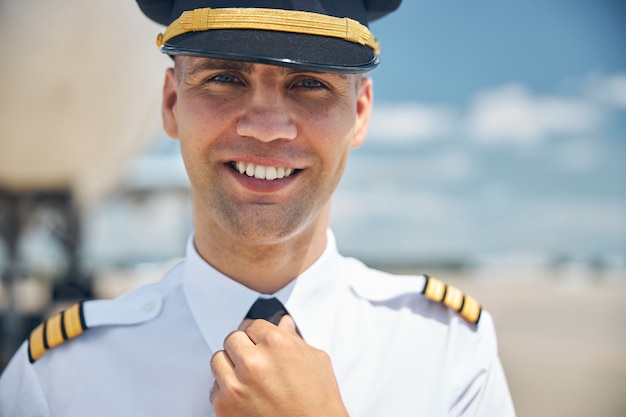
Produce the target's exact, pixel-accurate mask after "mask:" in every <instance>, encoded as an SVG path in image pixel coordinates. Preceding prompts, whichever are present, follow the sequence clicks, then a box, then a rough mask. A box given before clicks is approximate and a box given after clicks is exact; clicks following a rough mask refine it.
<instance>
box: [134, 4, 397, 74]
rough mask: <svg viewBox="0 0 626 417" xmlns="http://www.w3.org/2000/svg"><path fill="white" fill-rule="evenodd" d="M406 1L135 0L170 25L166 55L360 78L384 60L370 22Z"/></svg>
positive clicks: (162, 39) (164, 39) (163, 43)
mask: <svg viewBox="0 0 626 417" xmlns="http://www.w3.org/2000/svg"><path fill="white" fill-rule="evenodd" d="M400 2H401V0H256V1H255V0H137V3H138V4H139V7H140V8H141V10H142V12H143V13H144V14H145V15H146V16H147V17H149V18H150V19H152V20H153V21H155V22H157V23H160V24H163V25H165V26H167V28H166V30H165V32H164V33H162V34H159V36H158V39H157V44H158V46H159V47H160V48H161V51H162V52H163V53H166V54H168V55H173V56H174V55H190V56H199V57H209V58H218V59H229V60H237V61H247V62H254V63H263V64H271V65H284V66H292V67H298V68H302V69H309V70H314V71H322V72H340V73H361V72H366V71H370V70H372V69H374V68H376V67H377V66H378V64H379V62H380V59H379V55H378V53H379V46H378V41H377V40H376V39H375V38H374V36H373V34H372V33H371V32H370V31H369V28H368V24H369V22H371V21H373V20H375V19H378V18H380V17H382V16H384V15H386V14H388V13H390V12H392V11H393V10H395V9H396V8H397V7H398V6H399V5H400Z"/></svg>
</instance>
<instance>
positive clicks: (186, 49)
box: [0, 0, 514, 417]
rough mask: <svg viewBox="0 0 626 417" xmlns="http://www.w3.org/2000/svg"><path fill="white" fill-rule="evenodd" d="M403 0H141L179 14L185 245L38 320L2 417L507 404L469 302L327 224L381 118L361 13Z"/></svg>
mask: <svg viewBox="0 0 626 417" xmlns="http://www.w3.org/2000/svg"><path fill="white" fill-rule="evenodd" d="M398 3H399V1H391V0H387V1H384V0H379V1H363V0H349V1H348V0H345V1H343V2H338V1H337V0H320V1H314V0H301V1H296V0H294V1H292V2H287V1H279V0H267V1H264V2H261V1H257V2H254V1H246V0H239V1H218V0H206V1H201V0H196V1H193V0H180V1H174V2H170V1H159V0H151V1H148V0H139V4H140V7H141V8H142V10H143V11H144V13H145V14H146V15H147V16H149V17H150V18H152V19H154V20H156V21H158V22H160V23H164V24H166V25H169V26H168V29H167V30H166V31H165V33H164V34H163V35H161V36H159V40H158V42H159V45H160V46H161V49H162V51H163V52H165V53H167V54H170V55H171V56H172V57H174V62H175V65H174V68H173V69H170V70H168V71H167V73H166V76H165V84H164V88H163V105H162V115H163V124H164V128H165V131H166V132H167V133H168V135H170V136H171V137H172V138H176V139H179V140H180V145H181V151H182V155H183V159H184V162H185V166H186V169H187V173H188V175H189V179H190V183H191V196H192V205H193V212H194V220H195V226H194V235H193V237H192V238H191V239H190V241H189V245H188V248H187V257H186V259H185V261H184V262H183V263H181V264H180V265H178V266H176V267H175V268H174V269H173V270H172V271H170V272H169V273H168V274H167V275H166V277H165V278H164V279H163V280H162V281H160V282H159V283H156V284H153V285H149V286H146V287H143V288H139V289H138V290H135V291H133V292H131V293H129V294H127V295H125V296H123V297H121V298H119V299H116V300H111V301H90V302H85V303H80V304H77V305H75V306H73V307H71V308H70V309H68V310H66V311H65V312H63V313H62V314H59V315H56V316H54V317H52V318H50V319H49V320H47V321H46V322H45V323H43V324H42V325H41V326H40V327H38V328H37V329H36V330H34V331H33V333H32V335H31V336H30V338H29V341H28V342H26V343H25V344H24V345H23V346H22V347H21V348H20V350H19V352H18V353H17V354H16V356H15V358H14V359H13V360H12V362H11V363H10V365H9V366H8V368H7V370H6V371H5V373H4V375H3V377H2V379H1V380H0V400H1V401H2V406H1V407H0V410H2V416H78V415H81V416H83V415H89V416H100V415H102V416H110V415H115V416H131V415H132V416H137V415H140V416H148V415H150V416H161V415H163V416H165V415H168V416H172V415H180V416H212V415H215V416H219V417H227V416H238V417H241V416H272V417H280V416H334V417H344V416H353V417H366V416H368V417H382V416H385V417H386V416H394V417H399V416H428V417H435V416H494V417H495V416H497V417H507V416H513V415H514V411H513V407H512V404H511V400H510V395H509V392H508V388H507V384H506V380H505V377H504V374H503V372H502V368H501V365H500V361H499V359H498V355H497V348H496V340H495V334H494V329H493V324H492V321H491V318H490V316H489V314H488V313H486V312H484V311H482V312H481V309H480V306H479V305H478V303H477V302H476V301H475V300H474V299H473V298H471V297H469V296H465V295H464V294H462V293H461V292H460V291H459V290H457V289H455V288H453V287H450V286H446V285H445V284H443V283H442V282H441V281H439V280H437V279H434V278H431V277H427V276H419V277H400V276H391V275H389V274H386V273H383V272H379V271H375V270H371V269H368V268H367V267H365V266H364V265H363V264H361V263H360V262H358V261H356V260H354V259H348V258H344V257H342V256H341V255H339V254H338V252H337V249H336V246H335V243H334V238H333V235H332V233H331V232H330V231H329V230H327V227H328V215H329V204H330V198H331V195H332V193H333V191H334V189H335V187H336V185H337V183H338V181H339V179H340V177H341V175H342V172H343V169H344V167H345V165H346V161H347V158H348V155H349V153H350V150H351V149H352V148H354V147H357V146H359V145H360V144H361V143H362V142H363V141H364V140H365V136H366V133H367V128H368V124H369V119H370V112H371V108H372V83H371V81H370V80H369V79H368V78H365V77H363V76H362V74H363V73H364V72H366V71H369V70H371V69H373V68H374V67H375V66H376V65H377V64H378V55H377V48H378V45H377V42H376V41H375V39H374V38H373V36H372V35H371V33H370V32H369V30H368V28H367V26H366V25H367V23H368V21H370V20H371V19H373V18H377V17H380V16H382V15H384V14H387V13H388V12H390V11H392V10H394V9H395V8H396V7H397V6H398ZM346 17H347V18H348V19H345V18H346ZM258 318H264V319H265V320H258Z"/></svg>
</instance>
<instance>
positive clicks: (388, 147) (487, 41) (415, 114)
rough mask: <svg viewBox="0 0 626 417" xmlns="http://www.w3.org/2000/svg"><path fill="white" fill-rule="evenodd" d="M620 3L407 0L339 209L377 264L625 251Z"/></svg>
mask: <svg viewBox="0 0 626 417" xmlns="http://www.w3.org/2000/svg"><path fill="white" fill-rule="evenodd" d="M625 19H626V2H623V1H610V0H602V1H591V0H551V1H539V0H527V1H524V2H521V1H518V2H513V1H445V0H428V1H427V0H423V1H405V2H404V4H403V5H402V6H401V9H400V10H399V12H397V13H395V14H393V15H390V16H388V17H387V18H384V19H382V20H381V21H379V22H374V23H373V24H372V26H371V29H372V31H373V32H374V34H375V35H376V36H377V37H378V38H379V39H380V41H381V44H382V59H383V63H382V64H381V66H380V68H379V69H377V70H376V71H375V72H374V73H373V74H372V77H373V78H374V81H375V103H376V104H375V116H374V119H373V122H372V129H371V133H370V137H369V139H368V142H367V143H366V144H365V145H364V146H363V148H362V149H360V150H357V151H356V152H355V153H354V154H353V157H352V159H351V165H350V166H349V168H348V172H347V174H346V178H345V180H344V182H343V183H342V185H341V186H340V189H339V193H338V195H337V198H336V201H335V207H334V212H333V213H334V217H333V222H332V224H333V227H334V228H335V229H336V231H337V234H338V235H339V237H340V239H339V241H340V242H346V243H344V244H343V247H342V246H341V243H340V247H342V249H343V250H344V252H348V253H353V254H355V255H358V256H361V257H365V258H367V259H372V260H376V261H381V262H385V261H389V260H398V261H401V262H411V261H414V262H420V261H423V262H428V261H429V260H433V259H434V260H445V259H457V260H469V261H470V262H492V261H493V260H494V259H500V260H502V259H517V260H518V261H519V260H522V262H526V261H528V260H529V259H533V262H538V263H546V262H548V263H549V262H553V261H554V259H569V260H577V261H582V262H589V261H594V262H598V261H599V262H601V263H604V264H609V265H622V266H623V265H624V264H625V261H624V259H625V257H626V117H625V116H626V47H625V46H624V40H625V39H626V24H625V22H626V20H625Z"/></svg>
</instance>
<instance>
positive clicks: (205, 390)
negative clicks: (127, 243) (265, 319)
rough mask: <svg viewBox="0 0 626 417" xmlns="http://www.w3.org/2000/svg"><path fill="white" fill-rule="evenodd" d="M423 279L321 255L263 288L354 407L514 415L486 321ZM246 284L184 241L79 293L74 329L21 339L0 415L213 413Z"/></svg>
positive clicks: (413, 415) (372, 414) (385, 412)
mask: <svg viewBox="0 0 626 417" xmlns="http://www.w3.org/2000/svg"><path fill="white" fill-rule="evenodd" d="M424 282H425V277H423V276H411V277H408V276H395V275H390V274H387V273H383V272H380V271H376V270H372V269H369V268H367V267H366V266H364V265H363V264H362V263H360V262H359V261H357V260H354V259H351V258H345V257H342V256H341V255H340V254H339V253H338V252H337V249H336V245H335V241H334V238H333V236H332V234H331V233H329V243H328V246H327V248H326V250H325V252H324V254H323V255H322V256H321V258H320V259H319V260H318V261H317V262H316V263H315V264H314V265H312V266H311V267H310V268H309V269H308V270H307V271H305V272H304V273H303V274H302V275H301V276H299V277H298V278H297V279H296V280H295V281H293V282H292V283H291V284H289V285H288V286H287V287H285V288H283V289H282V290H280V291H279V292H278V293H276V294H274V296H276V297H277V298H278V299H279V300H281V302H282V303H283V304H284V305H285V306H286V308H287V310H288V311H289V313H290V314H291V316H292V317H293V318H294V320H295V322H296V323H297V325H298V328H299V329H300V332H301V333H302V336H303V337H304V339H305V340H306V341H307V342H308V343H309V344H311V345H313V346H315V347H317V348H319V349H322V350H324V351H326V352H327V353H329V355H330V357H331V359H332V363H333V367H334V370H335V374H336V376H337V379H338V382H339V386H340V389H341V394H342V397H343V399H344V402H345V404H346V406H347V408H348V411H349V412H350V414H351V415H352V416H353V417H391V416H393V417H404V416H406V417H417V416H422V417H438V416H441V417H444V416H480V417H509V416H514V411H513V405H512V402H511V398H510V394H509V390H508V387H507V383H506V379H505V377H504V373H503V371H502V367H501V365H500V361H499V359H498V354H497V347H496V338H495V332H494V327H493V323H492V320H491V317H490V316H489V314H488V313H486V312H483V313H482V315H481V318H480V322H479V324H478V325H473V324H469V323H467V322H466V321H465V320H464V319H463V318H461V317H460V316H459V315H458V313H456V312H455V311H453V310H451V309H449V308H447V307H445V306H443V305H442V304H439V303H436V302H433V301H430V300H428V299H427V298H425V297H424V296H423V295H422V294H421V292H422V289H423V287H424ZM258 296H259V294H258V293H256V292H254V291H252V290H250V289H248V288H246V287H243V286H242V285H240V284H238V283H236V282H234V281H232V280H231V279H229V278H227V277H226V276H224V275H222V274H221V273H219V272H218V271H216V270H215V269H213V268H212V267H211V266H210V265H208V264H207V263H206V262H204V261H203V260H202V258H200V256H199V255H198V253H197V252H196V251H195V249H194V246H193V244H192V243H191V240H190V243H189V245H188V250H187V257H186V259H185V261H184V262H183V263H181V264H179V265H177V266H176V267H174V268H173V269H172V270H171V271H170V272H169V273H168V274H167V275H166V276H165V277H164V279H163V280H161V281H160V282H158V283H156V284H151V285H147V286H144V287H141V288H139V289H137V290H134V291H132V292H130V293H128V294H126V295H124V296H122V297H120V298H118V299H116V300H110V301H109V300H101V301H90V302H86V303H85V304H84V317H85V321H86V325H87V327H88V329H87V330H85V331H84V332H83V333H82V334H81V335H79V336H77V337H75V338H74V339H72V340H68V341H66V342H64V343H62V344H61V345H59V346H56V347H54V348H52V349H50V350H48V351H47V352H46V353H45V354H44V355H43V356H42V357H41V358H39V359H38V360H37V361H36V362H34V363H32V364H31V363H30V362H29V360H28V353H27V350H28V343H27V342H25V343H24V344H23V345H22V346H21V348H20V350H19V351H18V352H17V354H16V355H15V356H14V358H13V359H12V361H11V362H10V364H9V365H8V367H7V369H6V370H5V372H4V373H3V375H2V377H1V378H0V416H1V417H22V416H38V417H56V416H63V417H73V416H81V417H83V416H90V417H96V416H107V417H108V416H116V417H123V416H129V417H130V416H132V417H136V416H151V417H158V416H168V417H171V416H185V417H191V416H198V417H200V416H202V417H207V416H214V413H213V410H212V407H211V404H210V402H209V392H210V390H211V387H212V386H213V375H212V373H211V368H210V359H211V356H212V355H213V353H214V352H216V351H217V350H220V349H222V343H223V341H224V338H225V337H226V336H227V335H228V334H229V333H230V332H231V331H233V330H234V329H236V328H237V327H238V326H239V324H240V323H241V321H242V320H243V318H244V316H245V314H246V313H247V311H248V309H249V308H250V306H251V305H252V304H253V303H254V301H255V300H256V299H257V297H258Z"/></svg>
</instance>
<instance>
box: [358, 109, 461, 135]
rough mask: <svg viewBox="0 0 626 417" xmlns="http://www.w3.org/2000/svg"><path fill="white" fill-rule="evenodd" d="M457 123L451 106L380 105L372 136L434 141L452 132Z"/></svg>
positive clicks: (372, 125) (373, 117) (375, 114)
mask: <svg viewBox="0 0 626 417" xmlns="http://www.w3.org/2000/svg"><path fill="white" fill-rule="evenodd" d="M456 125H457V122H456V114H455V112H454V110H453V109H452V108H450V107H443V106H429V105H426V104H422V103H417V102H409V103H394V104H390V103H383V104H377V105H376V106H375V108H374V113H373V115H372V123H371V126H370V131H369V136H370V137H371V138H373V139H374V140H376V139H380V140H383V141H388V142H415V141H424V140H430V139H434V138H438V137H442V136H445V135H448V134H450V133H452V131H453V130H454V129H455V126H456Z"/></svg>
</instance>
